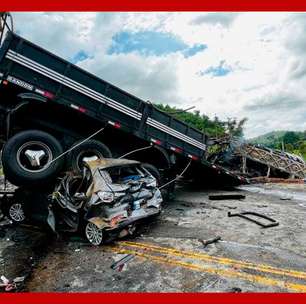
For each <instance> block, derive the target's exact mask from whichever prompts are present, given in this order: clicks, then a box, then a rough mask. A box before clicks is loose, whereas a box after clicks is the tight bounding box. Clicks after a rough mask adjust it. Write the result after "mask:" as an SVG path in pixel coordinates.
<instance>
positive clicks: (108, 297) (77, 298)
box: [0, 293, 306, 304]
mask: <svg viewBox="0 0 306 304" xmlns="http://www.w3.org/2000/svg"><path fill="white" fill-rule="evenodd" d="M0 300H1V303H5V304H62V303H63V304H87V303H97V304H98V303H99V304H101V303H111V304H117V303H118V304H119V303H120V304H138V303H139V304H157V303H165V304H203V303H207V304H224V303H230V304H271V303H277V304H281V303H294V304H297V303H306V294H289V293H282V294H279V293H240V294H237V293H236V294H233V293H215V294H213V293H90V294H89V293H69V294H68V293H19V294H3V295H1V296H0Z"/></svg>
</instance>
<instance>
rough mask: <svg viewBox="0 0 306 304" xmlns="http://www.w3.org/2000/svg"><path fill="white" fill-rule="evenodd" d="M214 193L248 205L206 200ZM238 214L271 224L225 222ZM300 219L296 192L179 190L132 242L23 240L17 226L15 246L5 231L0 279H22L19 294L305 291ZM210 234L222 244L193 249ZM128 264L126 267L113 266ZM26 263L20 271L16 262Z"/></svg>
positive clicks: (302, 193) (305, 213) (301, 205)
mask: <svg viewBox="0 0 306 304" xmlns="http://www.w3.org/2000/svg"><path fill="white" fill-rule="evenodd" d="M222 193H223V194H243V195H245V196H246V198H245V199H241V200H220V201H213V200H210V199H209V195H212V194H222ZM242 211H253V212H254V211H255V212H258V213H261V214H264V215H267V216H269V217H272V218H273V219H275V220H276V221H278V222H279V225H278V226H276V227H271V228H266V229H264V228H261V227H260V226H258V225H257V224H255V223H252V222H249V221H247V220H246V219H243V218H239V217H228V212H232V213H237V212H242ZM305 217H306V185H303V184H302V185H301V184H294V185H293V184H291V185H280V184H278V185H276V184H273V185H272V184H266V185H250V186H244V187H240V188H236V189H235V190H234V191H231V192H224V191H215V190H213V191H208V190H205V191H204V190H202V191H199V190H195V189H191V188H188V187H187V186H185V187H182V188H180V189H178V191H177V193H176V198H175V200H174V201H172V202H167V203H166V204H165V205H164V208H163V212H162V214H161V215H160V216H158V217H157V218H154V219H153V220H151V221H150V222H148V223H146V224H145V225H143V226H141V227H140V228H139V230H138V232H137V233H136V236H135V237H133V238H131V237H129V238H126V239H122V240H120V241H116V242H114V243H111V244H107V245H104V246H100V247H93V246H90V245H89V244H88V243H87V242H86V241H85V240H83V239H82V238H80V237H78V236H73V235H72V236H69V237H66V238H58V239H56V238H54V237H50V236H46V235H45V234H44V233H42V232H41V231H37V230H35V231H36V234H35V233H34V234H33V230H31V231H32V232H31V233H32V234H29V229H30V228H29V227H27V228H24V227H18V228H17V231H19V232H18V233H19V235H23V236H27V237H28V238H27V239H26V237H23V238H22V237H21V241H20V238H19V240H18V238H17V240H16V239H13V235H14V233H15V234H16V227H11V226H9V227H8V228H6V230H5V233H4V234H1V238H0V254H1V260H0V271H1V272H2V273H0V275H5V276H6V277H8V278H9V279H13V278H14V277H15V276H20V273H22V272H23V273H26V279H25V284H24V285H23V290H26V291H65V292H74V291H88V292H90V291H114V292H116V291H138V292H141V291H155V292H159V291H162V292H172V291H182V292H229V291H230V292H254V291H258V292H305V291H306V272H305V269H306V250H305V249H306V221H305ZM261 221H262V220H261ZM24 229H28V230H24ZM20 231H21V232H20ZM31 235H32V236H31ZM217 236H220V237H221V240H220V241H218V242H217V243H213V244H210V245H207V246H206V247H205V248H204V246H203V244H202V242H201V241H200V240H208V239H211V238H215V237H217ZM29 238H30V240H31V241H29ZM16 246H17V247H16ZM8 248H10V249H8ZM16 248H18V249H16ZM21 253H22V256H21V257H20V254H21ZM126 256H127V260H128V261H127V262H126V263H124V264H122V265H119V266H118V267H114V265H113V264H114V262H116V261H120V260H121V259H122V258H124V257H126ZM29 260H30V261H32V262H31V263H30V265H29V266H28V267H26V268H25V267H24V268H23V269H22V267H21V265H22V261H27V262H28V261H29ZM15 261H20V263H19V268H18V267H16V264H18V263H15ZM119 264H120V263H119ZM25 265H28V264H25ZM112 266H113V267H112ZM18 273H19V274H18ZM30 274H31V275H30Z"/></svg>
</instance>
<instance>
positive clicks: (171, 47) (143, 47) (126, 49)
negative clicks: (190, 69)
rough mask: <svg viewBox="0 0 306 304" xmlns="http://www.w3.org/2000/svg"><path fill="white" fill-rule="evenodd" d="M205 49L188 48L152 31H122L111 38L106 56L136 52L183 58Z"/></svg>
mask: <svg viewBox="0 0 306 304" xmlns="http://www.w3.org/2000/svg"><path fill="white" fill-rule="evenodd" d="M206 48H207V46H206V45H205V44H195V45H193V46H188V45H187V44H186V43H185V42H184V41H182V40H181V39H180V38H179V37H176V36H174V35H171V34H169V33H163V32H154V31H140V32H128V31H122V32H119V33H117V34H115V35H114V36H113V37H112V44H111V46H110V47H109V49H108V54H110V55H112V54H120V53H124V54H127V53H131V52H138V53H140V54H141V55H144V56H148V55H155V56H162V55H166V54H170V53H175V52H182V54H183V55H184V56H185V57H190V56H194V55H195V54H197V53H198V52H201V51H203V50H205V49H206Z"/></svg>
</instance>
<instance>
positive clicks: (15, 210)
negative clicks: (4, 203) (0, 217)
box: [9, 203, 25, 222]
mask: <svg viewBox="0 0 306 304" xmlns="http://www.w3.org/2000/svg"><path fill="white" fill-rule="evenodd" d="M9 215H10V218H11V219H12V220H14V221H15V222H22V221H24V220H25V215H24V211H23V208H22V205H21V204H19V203H16V204H13V205H12V206H11V207H10V209H9Z"/></svg>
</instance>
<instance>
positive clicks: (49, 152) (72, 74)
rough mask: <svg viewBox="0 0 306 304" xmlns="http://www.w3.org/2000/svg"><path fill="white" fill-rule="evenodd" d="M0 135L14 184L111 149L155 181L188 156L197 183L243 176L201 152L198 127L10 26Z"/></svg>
mask: <svg viewBox="0 0 306 304" xmlns="http://www.w3.org/2000/svg"><path fill="white" fill-rule="evenodd" d="M93 138H94V139H93ZM0 141H1V143H2V144H3V152H2V163H3V170H4V173H5V175H6V177H7V179H8V180H9V181H10V182H11V183H13V184H15V185H17V186H22V187H33V186H34V187H37V186H38V185H39V186H40V185H41V186H42V185H47V184H48V183H50V182H52V181H54V180H55V179H56V177H57V176H58V175H59V174H60V173H61V172H64V171H69V170H74V171H80V170H81V164H82V163H83V161H84V160H85V161H86V160H90V159H97V158H100V159H101V158H118V157H128V158H129V159H134V160H137V161H140V162H142V163H144V164H145V165H144V166H145V167H146V168H147V170H149V171H150V172H151V173H152V175H153V176H154V177H155V178H156V179H157V180H158V183H160V184H165V183H168V182H169V181H171V180H173V178H174V177H175V176H176V175H177V174H178V172H181V171H182V168H185V167H186V165H188V164H189V163H191V165H190V168H189V169H188V174H189V176H190V177H192V178H195V177H197V176H202V177H203V176H204V177H206V178H205V179H204V180H203V181H202V183H203V184H205V183H206V182H208V181H212V180H213V177H214V178H216V179H215V180H216V181H218V182H219V183H221V182H223V183H226V184H240V183H242V182H245V181H246V179H245V178H243V177H241V176H239V175H236V174H233V173H231V172H230V171H228V170H226V169H224V168H223V167H222V166H219V165H216V164H211V163H210V162H209V161H208V160H207V147H208V145H209V142H210V141H209V138H208V136H207V135H206V134H204V133H202V132H200V131H198V130H196V129H194V128H193V127H191V126H189V125H188V124H186V123H184V122H182V121H180V120H178V119H176V118H174V117H173V116H171V115H169V114H167V113H164V112H162V111H160V110H159V109H157V108H156V107H154V105H152V104H151V103H150V102H145V101H143V100H141V99H139V98H137V97H135V96H133V95H131V94H129V93H127V92H125V91H123V90H121V89H120V88H118V87H116V86H114V85H112V84H110V83H108V82H106V81H104V80H102V79H100V78H98V77H96V76H95V75H92V74H90V73H88V72H86V71H84V70H83V69H81V68H79V67H77V66H75V65H73V64H71V63H69V62H68V61H66V60H64V59H62V58H60V57H58V56H56V55H54V54H52V53H50V52H48V51H47V50H45V49H43V48H41V47H39V46H37V45H35V44H33V43H31V42H30V41H27V40H25V39H23V38H22V37H20V36H18V35H16V34H14V33H12V32H8V34H7V37H6V39H5V40H4V42H3V44H2V46H1V48H0ZM167 189H168V191H169V192H171V191H173V183H169V187H167Z"/></svg>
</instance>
